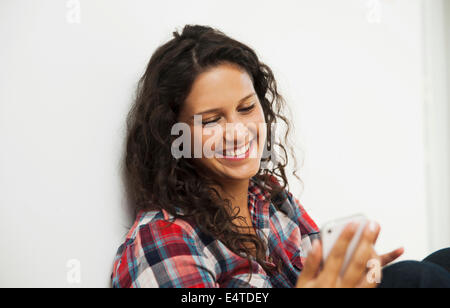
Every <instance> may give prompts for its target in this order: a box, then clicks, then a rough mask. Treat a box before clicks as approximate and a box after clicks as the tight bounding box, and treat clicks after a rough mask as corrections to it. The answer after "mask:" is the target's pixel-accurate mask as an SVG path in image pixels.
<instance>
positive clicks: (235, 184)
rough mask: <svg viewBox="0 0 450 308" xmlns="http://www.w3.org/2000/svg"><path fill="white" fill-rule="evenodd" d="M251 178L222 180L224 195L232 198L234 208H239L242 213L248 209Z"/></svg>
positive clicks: (222, 193)
mask: <svg viewBox="0 0 450 308" xmlns="http://www.w3.org/2000/svg"><path fill="white" fill-rule="evenodd" d="M249 181H250V179H244V180H230V181H229V180H225V181H222V186H223V190H222V189H220V188H219V189H220V190H219V191H220V193H221V195H222V197H224V198H228V199H230V200H231V204H232V207H233V210H234V209H235V208H239V210H240V213H241V214H243V213H246V212H247V211H248V186H249Z"/></svg>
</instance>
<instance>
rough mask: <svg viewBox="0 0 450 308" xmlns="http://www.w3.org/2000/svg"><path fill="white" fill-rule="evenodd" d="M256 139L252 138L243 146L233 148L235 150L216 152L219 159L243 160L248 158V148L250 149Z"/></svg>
mask: <svg viewBox="0 0 450 308" xmlns="http://www.w3.org/2000/svg"><path fill="white" fill-rule="evenodd" d="M255 140H256V138H253V139H252V140H250V141H249V142H248V143H246V144H245V145H243V146H241V147H239V148H235V149H226V150H225V151H223V152H218V154H219V155H220V158H223V159H227V160H243V159H246V158H248V157H249V154H250V148H251V147H252V145H253V143H254V142H255Z"/></svg>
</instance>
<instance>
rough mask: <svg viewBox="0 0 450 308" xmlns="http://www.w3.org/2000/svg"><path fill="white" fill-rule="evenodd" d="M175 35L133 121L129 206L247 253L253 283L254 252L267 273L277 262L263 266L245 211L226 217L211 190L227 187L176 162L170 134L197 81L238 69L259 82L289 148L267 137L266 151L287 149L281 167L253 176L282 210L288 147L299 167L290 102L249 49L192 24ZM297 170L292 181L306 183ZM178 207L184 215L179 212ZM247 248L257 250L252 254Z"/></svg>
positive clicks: (271, 119)
mask: <svg viewBox="0 0 450 308" xmlns="http://www.w3.org/2000/svg"><path fill="white" fill-rule="evenodd" d="M173 36H174V37H173V38H172V39H171V40H170V41H168V42H167V43H165V44H163V45H161V46H159V47H158V48H157V49H156V51H155V52H154V53H153V55H152V56H151V59H150V61H149V63H148V66H147V69H146V71H145V73H144V75H143V76H142V77H141V78H140V80H139V82H138V85H137V89H136V93H135V95H136V96H135V100H134V104H133V106H132V108H131V110H130V112H129V114H128V117H127V137H126V138H127V139H126V147H125V153H124V156H125V159H124V170H123V171H124V176H125V184H126V189H127V192H128V195H129V198H130V199H131V203H132V205H133V207H134V209H135V210H136V211H138V210H161V209H164V210H166V211H167V212H168V213H170V214H171V215H173V217H174V219H176V218H182V219H185V220H190V221H191V222H192V223H194V224H195V225H196V226H198V227H199V228H200V229H201V230H202V232H205V234H207V235H208V236H212V237H214V238H216V239H220V240H221V241H222V242H223V243H224V244H225V245H226V246H227V247H228V248H229V249H230V250H231V251H233V252H234V253H237V254H240V255H242V253H243V254H244V256H246V257H247V260H248V261H249V266H250V277H251V273H252V272H253V267H252V262H251V256H252V254H251V251H256V258H255V260H256V261H257V262H258V263H259V264H260V265H261V266H262V267H263V268H264V270H265V271H266V272H268V273H271V274H273V273H277V272H280V268H281V263H280V261H279V260H278V262H277V261H275V263H278V264H277V266H275V267H273V266H272V267H271V266H269V265H268V264H267V263H265V262H264V261H265V256H266V248H267V247H266V244H265V242H264V241H262V240H261V239H260V238H259V237H257V236H256V235H254V234H243V233H242V232H239V231H238V229H239V227H238V226H237V225H236V224H234V222H233V221H234V220H235V219H244V218H243V217H241V216H239V212H237V213H236V214H234V215H233V214H231V213H232V211H229V210H227V209H230V208H231V202H230V200H229V199H222V198H221V197H220V195H219V193H218V191H217V190H216V189H215V188H213V187H214V186H216V187H217V185H219V186H221V184H220V183H218V182H217V180H216V179H215V178H214V177H210V176H208V175H207V174H204V173H202V172H200V171H199V170H198V168H196V166H195V164H194V162H193V160H192V159H189V158H184V157H183V158H181V159H175V158H174V157H173V156H172V155H171V143H172V142H173V141H174V140H175V139H176V138H177V137H176V136H172V135H171V128H172V126H173V125H174V124H175V123H176V122H177V118H178V114H179V111H180V109H181V108H180V107H181V106H182V104H183V102H184V100H185V99H186V97H187V96H188V94H189V92H190V89H191V86H192V84H193V83H194V81H195V79H196V78H197V76H198V75H199V74H201V73H202V72H205V71H207V70H208V69H211V68H213V67H215V66H217V65H220V64H224V63H228V64H233V65H237V66H238V67H239V68H241V69H243V70H245V72H247V73H248V74H249V76H250V78H251V79H252V81H253V86H254V89H255V91H256V94H257V96H258V98H259V100H260V103H261V105H262V109H263V112H264V117H265V121H266V124H267V135H268V136H271V133H272V124H274V123H277V121H281V122H283V123H284V124H285V127H286V131H285V134H283V136H282V137H283V142H274V143H273V144H272V141H271V138H266V144H265V149H268V150H270V149H272V147H275V146H277V147H279V149H281V155H279V157H278V158H279V159H278V161H277V162H276V163H272V165H271V167H270V168H261V167H260V169H259V171H258V173H257V174H256V175H255V176H254V178H255V179H258V183H259V184H258V186H261V189H264V190H265V191H266V192H268V193H269V194H270V199H271V200H272V202H274V205H275V206H276V208H277V209H278V208H279V204H280V203H281V202H284V200H285V199H286V197H287V196H286V194H285V193H284V192H285V189H286V186H287V185H288V181H287V177H286V174H285V167H286V165H287V163H288V156H289V155H288V152H287V151H286V148H285V147H288V149H289V150H290V154H291V156H292V158H293V160H294V163H295V166H296V165H297V163H296V160H295V157H294V156H293V155H292V154H293V150H292V147H291V146H289V145H288V144H290V142H289V140H288V133H289V130H290V127H291V124H290V123H289V121H288V119H287V116H286V115H284V111H283V110H284V107H285V101H284V98H283V97H282V96H281V95H280V94H279V93H278V91H277V84H276V81H275V78H274V75H273V73H272V70H271V69H270V68H269V67H268V66H267V65H266V64H264V63H262V62H260V61H259V60H258V57H257V55H256V53H255V52H254V51H253V50H252V49H251V48H250V47H248V46H246V45H244V44H242V43H240V42H238V41H236V40H234V39H232V38H230V37H228V36H227V35H225V34H224V33H223V32H221V31H219V30H217V29H214V28H212V27H209V26H201V25H186V26H185V27H184V29H183V31H182V33H181V34H179V33H178V32H177V31H175V32H173ZM278 123H279V122H278ZM265 159H268V160H270V159H271V158H265ZM263 160H264V158H263V159H262V161H263ZM295 169H296V168H295V167H294V172H293V174H294V175H295V176H296V177H297V178H298V179H299V180H300V178H299V177H298V176H297V175H296V171H295ZM300 181H301V180H300ZM263 184H264V186H265V187H264V186H262V185H263ZM280 196H281V198H280ZM275 201H276V202H275ZM176 207H178V208H180V209H181V210H182V211H183V213H182V214H180V213H178V212H177V211H176ZM243 243H247V244H251V245H253V250H250V248H249V247H247V246H246V245H243ZM250 279H251V278H250Z"/></svg>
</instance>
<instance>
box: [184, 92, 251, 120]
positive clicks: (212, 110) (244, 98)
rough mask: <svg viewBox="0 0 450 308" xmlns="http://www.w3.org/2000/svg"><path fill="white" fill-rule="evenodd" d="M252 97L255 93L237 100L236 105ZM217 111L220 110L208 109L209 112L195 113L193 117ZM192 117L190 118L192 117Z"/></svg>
mask: <svg viewBox="0 0 450 308" xmlns="http://www.w3.org/2000/svg"><path fill="white" fill-rule="evenodd" d="M253 95H256V93H255V92H253V93H250V94H249V95H247V96H245V97H243V98H241V99H240V100H239V102H238V103H239V104H240V103H242V102H244V101H246V100H247V99H249V98H250V97H252V96H253ZM219 110H220V108H214V109H209V110H205V111H202V112H199V113H196V114H194V116H196V115H201V114H205V113H210V112H216V111H219ZM194 116H192V117H194Z"/></svg>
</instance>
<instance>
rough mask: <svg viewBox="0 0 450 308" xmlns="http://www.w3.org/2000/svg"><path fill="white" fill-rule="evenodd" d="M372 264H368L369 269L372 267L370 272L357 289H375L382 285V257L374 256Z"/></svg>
mask: <svg viewBox="0 0 450 308" xmlns="http://www.w3.org/2000/svg"><path fill="white" fill-rule="evenodd" d="M370 261H372V262H371V263H369V262H368V263H367V267H370V270H369V271H368V272H367V273H366V274H365V275H364V277H362V279H361V281H360V282H359V284H358V285H357V286H356V287H357V288H375V287H377V286H378V284H379V283H381V279H382V273H383V272H382V270H381V269H382V267H381V261H380V257H379V256H377V255H376V254H374V255H373V256H372V258H371V259H370Z"/></svg>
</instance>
